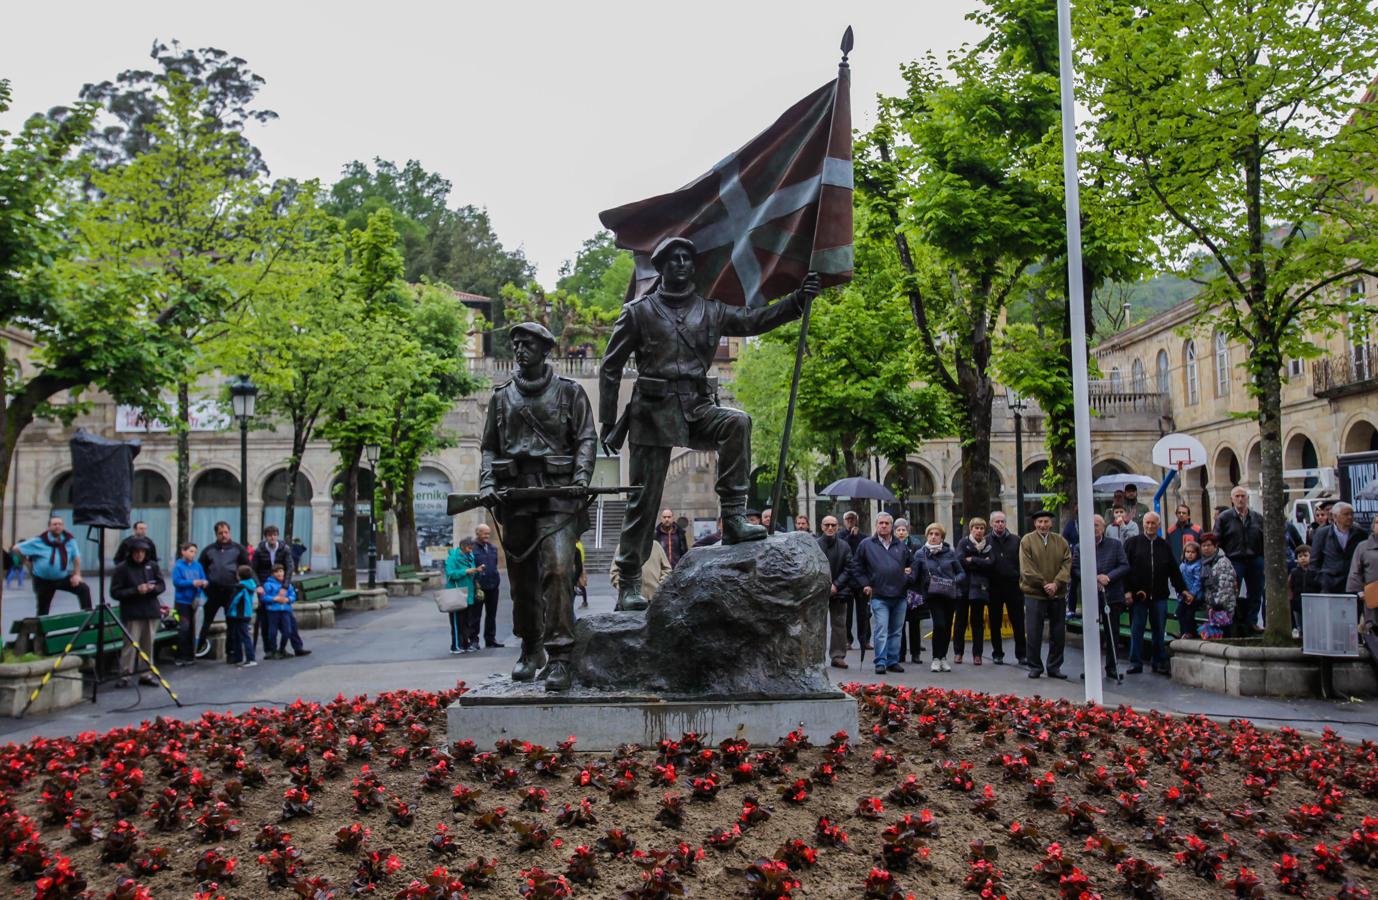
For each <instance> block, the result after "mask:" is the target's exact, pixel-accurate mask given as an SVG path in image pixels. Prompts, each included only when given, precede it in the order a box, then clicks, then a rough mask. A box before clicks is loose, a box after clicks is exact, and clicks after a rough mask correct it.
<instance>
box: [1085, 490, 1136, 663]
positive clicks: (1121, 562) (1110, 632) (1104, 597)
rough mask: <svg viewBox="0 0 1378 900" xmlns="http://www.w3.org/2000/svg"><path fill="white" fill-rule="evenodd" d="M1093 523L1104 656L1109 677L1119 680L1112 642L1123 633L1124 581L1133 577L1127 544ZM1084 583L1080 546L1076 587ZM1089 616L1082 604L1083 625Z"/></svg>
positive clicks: (1101, 523)
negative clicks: (1108, 535) (1111, 650)
mask: <svg viewBox="0 0 1378 900" xmlns="http://www.w3.org/2000/svg"><path fill="white" fill-rule="evenodd" d="M1093 521H1094V522H1095V524H1096V584H1098V585H1099V588H1098V589H1097V590H1098V592H1099V594H1100V596H1099V597H1098V598H1097V599H1098V600H1099V602H1100V605H1099V606H1098V607H1097V612H1098V613H1099V615H1100V625H1101V640H1100V645H1101V655H1102V656H1104V657H1105V674H1106V675H1108V676H1109V677H1111V678H1118V677H1119V671H1118V669H1116V667H1115V662H1114V660H1115V657H1114V655H1113V654H1111V653H1110V642H1111V641H1113V640H1115V635H1116V634H1118V632H1119V627H1120V616H1121V615H1122V614H1123V613H1124V579H1125V576H1126V575H1128V574H1129V558H1128V557H1127V556H1125V555H1124V544H1122V543H1120V542H1119V541H1117V540H1115V539H1114V538H1112V537H1106V536H1105V519H1104V518H1102V517H1101V516H1096V517H1095V518H1094V520H1093ZM1080 579H1081V546H1080V545H1077V546H1074V547H1073V548H1072V583H1073V584H1079V583H1080ZM1107 609H1108V612H1107ZM1089 615H1090V613H1089V612H1088V611H1087V607H1086V605H1085V604H1082V621H1085V619H1086V617H1087V616H1089ZM1083 677H1084V676H1083Z"/></svg>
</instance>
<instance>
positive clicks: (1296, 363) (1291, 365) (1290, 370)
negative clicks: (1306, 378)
mask: <svg viewBox="0 0 1378 900" xmlns="http://www.w3.org/2000/svg"><path fill="white" fill-rule="evenodd" d="M1305 368H1306V362H1305V361H1304V360H1301V359H1298V358H1297V357H1295V356H1294V357H1292V358H1291V359H1289V360H1287V377H1288V378H1300V377H1301V376H1302V372H1303V371H1304V370H1305Z"/></svg>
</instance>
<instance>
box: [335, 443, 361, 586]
mask: <svg viewBox="0 0 1378 900" xmlns="http://www.w3.org/2000/svg"><path fill="white" fill-rule="evenodd" d="M361 450H362V448H361V447H357V446H356V447H350V448H348V449H347V450H345V451H344V452H343V453H341V454H340V465H341V466H342V467H343V468H344V473H345V480H344V498H343V502H344V509H343V511H342V513H341V515H340V532H341V534H340V557H341V558H340V585H341V586H342V587H344V588H346V589H348V590H354V589H355V588H357V587H358V586H359V510H358V505H359V453H360V451H361Z"/></svg>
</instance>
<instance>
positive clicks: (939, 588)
mask: <svg viewBox="0 0 1378 900" xmlns="http://www.w3.org/2000/svg"><path fill="white" fill-rule="evenodd" d="M926 593H928V594H931V595H933V596H934V597H943V598H944V599H947V600H956V599H957V579H955V578H948V577H947V576H946V575H930V576H928V590H927V591H926Z"/></svg>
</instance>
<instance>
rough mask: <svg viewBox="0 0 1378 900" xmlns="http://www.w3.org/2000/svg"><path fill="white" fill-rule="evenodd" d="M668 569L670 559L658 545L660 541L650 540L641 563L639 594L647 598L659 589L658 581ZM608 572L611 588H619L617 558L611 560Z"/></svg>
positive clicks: (667, 573) (668, 571) (669, 568)
mask: <svg viewBox="0 0 1378 900" xmlns="http://www.w3.org/2000/svg"><path fill="white" fill-rule="evenodd" d="M670 570H671V566H670V559H669V557H667V556H666V555H665V548H664V547H662V546H661V545H660V541H651V552H650V553H648V554H647V555H646V561H645V562H644V563H642V564H641V596H643V597H645V598H646V599H647V600H650V599H651V598H652V597H654V596H655V593H656V591H658V590H659V589H660V583H661V582H662V581H664V580H665V576H666V575H669V574H670ZM608 574H610V575H611V576H612V586H613V589H614V590H620V589H621V587H622V586H621V584H619V583H618V582H619V581H620V579H619V577H618V575H619V572H618V568H617V560H613V561H612V569H611V570H610V571H609V573H608Z"/></svg>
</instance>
